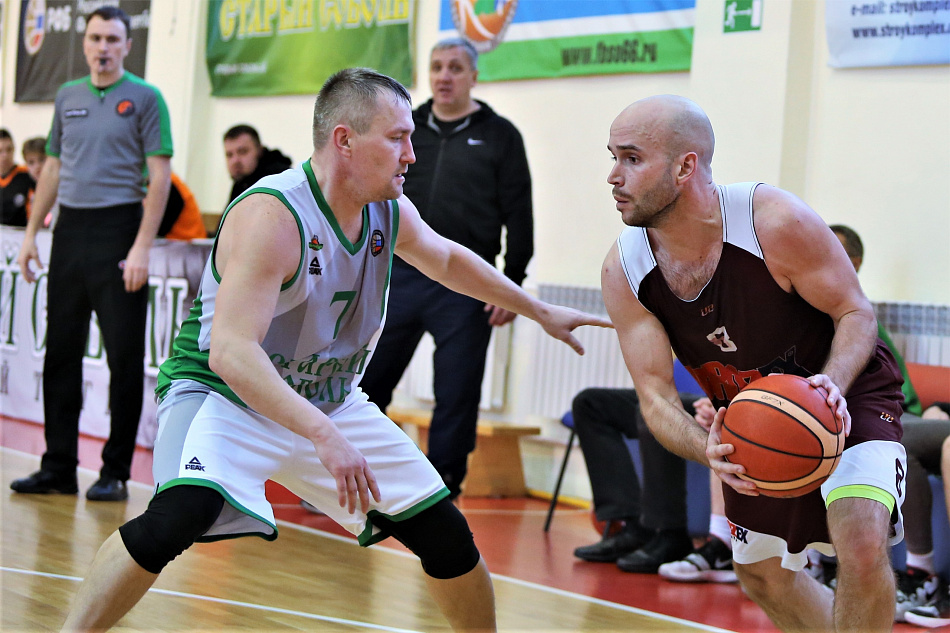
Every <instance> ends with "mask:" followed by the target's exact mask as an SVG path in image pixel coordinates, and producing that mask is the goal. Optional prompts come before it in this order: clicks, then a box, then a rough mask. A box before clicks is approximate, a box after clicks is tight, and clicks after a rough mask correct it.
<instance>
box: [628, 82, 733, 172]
mask: <svg viewBox="0 0 950 633" xmlns="http://www.w3.org/2000/svg"><path fill="white" fill-rule="evenodd" d="M615 127H616V128H618V129H619V128H624V127H629V128H633V129H636V130H638V132H639V134H641V135H642V136H643V138H645V139H648V140H649V141H650V142H651V143H653V144H654V147H655V148H656V149H661V150H664V151H665V152H666V153H667V155H668V156H669V157H670V158H671V159H673V158H675V157H677V156H682V155H683V154H686V153H688V152H695V153H696V155H697V157H698V158H699V164H700V165H702V166H703V167H704V168H705V169H710V166H711V164H712V157H713V151H714V150H715V148H716V137H715V135H714V134H713V129H712V125H711V124H710V123H709V118H708V117H707V116H706V113H705V112H703V110H702V108H700V107H699V106H698V105H696V103H694V102H693V101H690V100H689V99H687V98H685V97H680V96H678V95H656V96H652V97H647V98H645V99H640V100H639V101H635V102H634V103H632V104H630V105H629V106H627V107H626V108H624V110H623V112H621V113H620V115H619V116H618V117H617V118H616V119H615V120H614V123H613V126H611V128H612V129H613V128H615Z"/></svg>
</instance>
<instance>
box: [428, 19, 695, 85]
mask: <svg viewBox="0 0 950 633" xmlns="http://www.w3.org/2000/svg"><path fill="white" fill-rule="evenodd" d="M441 2H442V6H441V10H442V12H441V15H440V24H439V30H440V32H439V36H440V39H441V38H445V37H458V36H459V35H461V36H462V37H465V38H466V39H468V40H469V41H470V42H472V44H473V45H474V46H475V48H476V49H477V50H478V51H479V52H480V53H481V56H480V57H479V63H478V70H479V74H478V77H479V80H480V81H500V80H505V79H531V78H538V77H569V76H575V75H604V74H618V73H658V72H672V71H683V70H689V67H690V61H691V57H692V50H693V25H694V20H695V17H694V12H695V6H696V2H695V0H583V1H582V2H580V1H578V0H441Z"/></svg>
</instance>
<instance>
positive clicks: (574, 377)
mask: <svg viewBox="0 0 950 633" xmlns="http://www.w3.org/2000/svg"><path fill="white" fill-rule="evenodd" d="M537 290H538V296H539V297H540V298H541V299H542V300H544V301H547V302H550V303H554V304H557V305H564V306H569V307H572V308H577V309H578V310H584V311H586V312H591V313H594V314H602V315H605V314H606V309H605V308H604V303H603V298H602V297H601V294H600V289H599V288H591V287H576V286H561V285H546V284H542V285H540V286H538V289H537ZM874 310H875V313H876V315H877V318H878V320H879V321H880V322H881V323H882V324H883V325H884V328H885V329H886V330H887V331H888V332H889V333H890V334H891V337H892V339H893V340H894V343H895V345H896V346H897V347H898V351H900V352H901V354H902V355H903V356H904V360H906V361H907V362H912V363H923V364H928V365H943V366H950V306H945V305H931V304H920V303H886V302H881V303H875V304H874ZM515 324H516V325H517V328H516V333H515V337H516V340H515V341H514V345H513V346H512V345H511V341H510V338H511V326H506V327H505V328H502V329H501V330H498V331H496V332H495V334H494V335H493V338H492V345H491V348H490V350H489V359H488V363H487V364H486V370H485V380H484V381H483V383H482V408H483V409H484V410H492V411H499V410H503V409H505V407H506V398H505V396H506V387H507V382H508V381H507V376H508V370H509V365H510V362H509V361H510V357H511V352H512V351H514V353H515V354H524V355H526V356H527V359H525V360H524V361H523V362H519V361H518V360H517V359H516V360H515V365H516V366H519V367H520V366H523V370H524V371H525V372H526V375H525V378H524V379H523V380H522V381H520V384H521V390H522V391H521V392H520V393H519V394H517V397H516V399H517V400H518V401H519V404H518V406H516V407H515V408H516V409H517V411H518V413H520V414H531V415H537V416H540V417H542V418H548V419H558V418H560V417H561V416H562V415H563V414H564V412H565V411H567V410H568V409H570V407H571V401H572V400H573V398H574V396H575V395H576V394H577V393H578V392H579V391H581V390H582V389H584V388H586V387H626V388H629V387H632V386H633V381H632V380H631V379H630V375H629V374H628V373H627V368H626V366H625V365H624V362H623V357H622V356H621V354H620V344H619V343H618V341H617V335H616V333H615V332H614V331H613V330H610V329H604V328H595V327H583V328H580V329H579V330H578V331H576V332H575V335H576V336H577V338H578V339H579V340H580V341H581V343H582V344H583V345H584V348H585V350H586V353H585V354H584V356H578V355H577V354H575V353H574V352H573V351H572V350H571V349H570V348H569V347H567V346H566V345H565V344H564V343H562V342H560V341H557V340H555V339H553V338H551V337H549V336H547V335H546V334H545V333H544V332H543V331H542V330H541V328H540V326H538V325H537V324H536V323H534V322H533V321H529V320H528V319H524V318H520V319H518V320H517V321H516V322H515ZM512 348H513V350H512ZM431 355H432V342H431V339H430V338H429V337H428V336H426V337H425V338H424V339H423V342H422V343H421V344H420V346H419V350H418V351H417V353H416V355H415V356H414V357H413V360H412V362H411V363H410V366H409V369H408V370H407V371H406V374H405V376H404V378H403V381H402V382H401V383H400V386H399V390H400V392H401V393H402V394H403V396H405V397H411V398H415V399H417V400H422V401H424V402H429V403H431V401H432V387H431V385H432V360H431Z"/></svg>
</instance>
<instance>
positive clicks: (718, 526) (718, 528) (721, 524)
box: [709, 514, 732, 549]
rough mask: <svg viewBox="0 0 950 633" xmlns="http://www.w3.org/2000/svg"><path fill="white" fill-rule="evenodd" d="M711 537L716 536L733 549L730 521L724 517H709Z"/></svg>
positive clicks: (716, 515)
mask: <svg viewBox="0 0 950 633" xmlns="http://www.w3.org/2000/svg"><path fill="white" fill-rule="evenodd" d="M709 535H710V536H715V537H716V538H717V539H719V540H720V541H722V542H723V543H725V544H726V546H727V547H728V548H729V549H732V530H730V529H729V520H728V519H727V518H726V517H724V516H723V515H721V514H710V515H709Z"/></svg>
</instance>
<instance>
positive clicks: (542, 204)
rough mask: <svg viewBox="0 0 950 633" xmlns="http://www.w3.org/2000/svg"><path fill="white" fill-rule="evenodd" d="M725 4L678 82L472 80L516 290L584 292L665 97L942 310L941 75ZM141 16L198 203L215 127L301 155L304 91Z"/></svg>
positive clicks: (890, 296)
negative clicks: (249, 80)
mask: <svg viewBox="0 0 950 633" xmlns="http://www.w3.org/2000/svg"><path fill="white" fill-rule="evenodd" d="M523 1H534V0H523ZM19 7H20V2H19V1H18V0H8V1H7V2H5V3H4V10H5V11H6V15H5V16H4V30H5V32H4V33H3V36H4V37H3V38H2V39H3V55H4V57H3V70H4V71H5V72H4V73H3V101H2V105H3V112H2V125H4V126H5V127H8V128H9V129H10V130H11V131H12V133H13V134H14V136H15V138H16V139H17V140H18V141H19V140H21V139H24V138H27V137H28V136H34V135H38V134H45V133H46V131H47V130H48V126H49V121H50V117H51V114H52V107H51V105H48V104H28V105H18V104H15V103H13V102H12V100H13V92H14V90H13V86H14V74H15V66H16V59H15V57H16V41H17V33H16V27H17V25H18V21H19V15H18V13H19ZM438 10H439V3H438V1H437V0H418V11H417V16H418V19H417V24H416V59H417V60H419V61H421V64H418V63H417V71H416V76H417V82H416V85H415V86H414V87H413V88H412V94H413V98H414V99H415V101H416V102H421V101H423V100H425V99H427V98H428V97H429V90H428V74H427V65H426V63H425V62H426V60H427V59H428V51H429V50H430V48H431V46H432V45H433V44H434V43H435V41H436V39H437V37H438ZM723 11H724V3H723V0H698V2H697V9H696V33H695V42H694V51H693V69H692V71H691V72H689V73H668V74H656V75H614V76H600V77H581V78H569V79H560V80H533V81H510V82H501V83H486V84H480V85H479V86H477V87H476V93H475V94H476V96H477V97H479V98H481V99H483V100H485V101H487V102H488V103H490V104H491V105H492V106H493V107H494V108H495V109H496V110H497V111H499V112H500V113H502V114H503V115H505V116H507V117H508V118H510V119H511V120H512V121H513V122H514V123H515V124H516V125H517V126H518V127H519V128H520V130H521V132H522V133H523V135H524V137H525V140H526V144H527V149H528V158H529V161H530V165H531V169H532V174H533V177H534V202H535V209H536V231H537V236H536V255H535V258H534V260H533V261H532V263H531V266H530V267H529V273H530V276H529V279H528V282H527V283H528V286H529V287H531V285H533V284H536V283H560V284H570V285H587V286H596V285H598V284H599V270H600V263H601V261H602V259H603V256H604V254H605V253H606V251H607V249H608V248H609V246H610V244H611V243H612V241H613V240H614V239H615V237H616V235H617V234H618V233H619V231H620V230H621V228H622V226H621V223H620V221H619V218H618V216H617V212H616V211H615V210H614V206H613V201H612V198H611V197H610V187H609V186H608V185H607V184H606V182H605V178H606V176H607V172H608V170H609V168H610V160H609V154H608V153H607V151H606V143H607V134H608V129H609V126H610V123H611V121H612V119H613V118H614V116H616V115H617V114H618V113H619V112H620V110H621V109H622V108H623V107H624V106H626V105H627V104H628V103H630V102H632V101H634V100H636V99H639V98H641V97H644V96H647V95H650V94H656V93H678V94H683V95H685V96H688V97H690V98H692V99H694V100H696V101H697V102H698V103H699V104H700V105H701V106H702V107H704V108H705V109H706V111H707V112H708V113H709V115H710V118H711V120H712V123H713V126H714V129H715V131H716V137H717V148H716V156H715V159H714V172H715V175H716V179H717V180H718V181H719V182H724V183H725V182H732V181H739V180H763V181H766V182H770V183H772V184H776V185H779V186H782V187H785V188H787V189H789V190H790V191H793V192H794V193H796V194H798V195H799V196H801V197H802V198H803V199H805V200H806V201H808V202H809V203H810V204H811V205H812V206H813V207H814V208H815V209H816V210H818V211H819V213H821V215H822V216H823V217H824V218H825V219H826V220H827V221H828V222H843V223H847V224H850V225H851V226H853V227H854V228H855V229H857V230H858V231H859V232H860V233H861V234H862V236H863V238H864V241H865V248H866V250H867V256H866V258H865V268H864V269H863V271H862V274H861V277H862V282H863V283H864V285H865V289H866V291H867V293H868V295H869V296H870V297H871V298H872V299H874V300H893V301H916V302H933V303H942V304H950V275H948V272H950V67H948V66H930V67H910V68H906V67H905V68H870V69H852V70H835V69H831V68H829V67H828V66H827V59H828V52H827V46H826V44H825V32H824V3H823V2H819V1H817V0H816V1H813V0H769V1H768V2H766V3H764V20H763V27H762V30H761V31H757V32H745V33H732V34H723V32H722V27H721V22H722V18H723ZM152 20H153V22H152V25H151V30H150V33H149V57H148V68H147V72H146V79H147V80H148V81H151V82H152V83H154V84H156V85H157V86H158V87H159V88H160V89H161V90H162V92H163V93H164V95H165V98H166V100H167V101H168V104H169V107H170V109H171V115H172V125H173V133H174V141H175V147H176V148H177V150H176V151H177V154H176V156H175V158H174V162H173V164H174V167H175V169H176V171H178V172H179V173H181V174H182V175H183V176H184V177H185V179H186V181H187V182H188V183H189V184H190V185H191V187H192V188H193V189H194V191H195V194H196V195H197V198H198V201H199V204H200V205H201V206H202V208H203V209H204V210H206V211H219V210H221V208H222V207H223V206H224V204H225V202H226V200H227V195H228V191H229V189H230V181H229V179H228V175H227V171H226V169H225V165H224V160H223V153H222V149H221V136H222V134H223V133H224V131H225V130H226V129H227V128H228V127H230V126H231V125H233V124H235V123H238V122H249V123H251V124H253V125H255V126H256V127H257V128H258V129H259V130H260V132H261V136H262V138H263V140H264V142H265V144H266V145H268V146H271V147H277V148H280V149H281V150H283V151H284V152H285V153H286V154H288V155H290V156H291V157H292V158H293V159H294V160H295V161H299V160H303V159H304V158H306V157H307V156H308V155H309V152H310V120H311V110H312V97H300V96H287V97H269V98H229V99H219V98H212V97H211V96H210V94H209V93H210V83H209V80H208V77H207V71H206V69H205V65H204V47H205V42H204V38H205V32H206V21H207V16H206V4H205V2H204V1H203V0H153V2H152ZM523 345H524V343H523V342H521V341H518V340H517V338H516V342H515V358H514V361H515V362H514V365H513V367H514V371H513V372H512V383H511V386H513V387H514V388H513V389H512V390H511V391H510V392H509V393H511V394H512V402H510V403H509V405H510V410H511V411H517V410H518V409H519V407H518V406H517V405H518V402H517V397H518V396H517V394H518V386H519V385H521V384H523V383H524V379H523V376H522V375H521V374H523V372H524V371H530V369H523V368H525V367H529V366H530V363H529V362H526V361H525V360H524V359H523V358H522V357H523V355H524V353H525V351H524V349H523ZM519 346H520V347H519ZM519 352H520V356H519ZM551 432H553V431H551ZM530 479H531V474H530V473H529V483H530ZM538 487H548V486H547V485H546V484H544V485H539V486H538Z"/></svg>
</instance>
